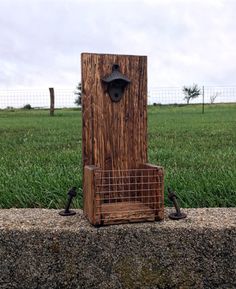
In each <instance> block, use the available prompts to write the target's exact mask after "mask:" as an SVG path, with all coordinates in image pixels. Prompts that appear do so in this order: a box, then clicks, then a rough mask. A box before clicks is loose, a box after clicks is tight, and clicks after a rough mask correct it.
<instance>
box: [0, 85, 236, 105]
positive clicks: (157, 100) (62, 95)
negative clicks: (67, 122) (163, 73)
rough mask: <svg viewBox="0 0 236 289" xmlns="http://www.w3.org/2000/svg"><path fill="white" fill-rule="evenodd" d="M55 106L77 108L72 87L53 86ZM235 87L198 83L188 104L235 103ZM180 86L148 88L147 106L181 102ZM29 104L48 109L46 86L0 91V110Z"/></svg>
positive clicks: (184, 101)
mask: <svg viewBox="0 0 236 289" xmlns="http://www.w3.org/2000/svg"><path fill="white" fill-rule="evenodd" d="M54 95H55V108H74V107H77V104H76V103H75V100H76V98H77V95H76V94H75V89H73V88H54ZM235 102H236V86H202V87H200V94H199V96H198V97H197V98H194V99H191V100H190V104H191V103H192V104H212V103H235ZM184 103H186V100H185V99H184V93H183V87H153V88H150V89H149V91H148V104H149V105H153V104H156V105H167V104H184ZM26 105H30V106H31V107H32V108H38V109H48V108H50V92H49V89H48V88H28V89H6V90H0V109H13V108H14V109H18V108H24V107H25V106H26Z"/></svg>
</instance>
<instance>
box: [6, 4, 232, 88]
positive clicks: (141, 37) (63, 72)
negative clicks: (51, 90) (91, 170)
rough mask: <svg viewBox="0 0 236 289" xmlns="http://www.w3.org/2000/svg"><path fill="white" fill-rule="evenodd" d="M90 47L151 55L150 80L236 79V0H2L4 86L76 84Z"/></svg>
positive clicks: (155, 82)
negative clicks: (82, 58)
mask: <svg viewBox="0 0 236 289" xmlns="http://www.w3.org/2000/svg"><path fill="white" fill-rule="evenodd" d="M82 52H97V53H115V54H136V55H147V56H148V77H149V87H157V86H182V85H190V84H192V83H198V84H199V85H234V84H236V65H235V64H236V1H233V0H232V1H230V0H228V1H227V0H225V1H223V0H199V1H191V0H182V1H177V0H169V1H168V0H156V1H154V0H142V1H141V0H140V1H131V0H125V1H122V0H119V1H116V0H110V1H108V0H107V1H105V0H97V1H88V0H87V1H82V0H81V1H80V0H64V1H63V0H55V1H53V0H31V1H30V0H0V89H5V88H9V89H10V88H23V87H49V86H55V87H65V88H70V87H72V88H73V87H74V86H75V85H76V83H77V82H78V81H80V54H81V53H82Z"/></svg>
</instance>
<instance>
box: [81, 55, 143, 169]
mask: <svg viewBox="0 0 236 289" xmlns="http://www.w3.org/2000/svg"><path fill="white" fill-rule="evenodd" d="M81 62H82V110H83V163H84V165H96V166H97V167H100V168H103V169H110V170H119V169H130V168H136V167H137V165H138V164H140V163H145V162H147V112H146V106H147V57H146V56H123V55H102V54H88V53H83V54H82V59H81ZM114 63H117V64H119V65H120V70H121V72H122V73H123V74H125V75H126V76H127V77H128V78H129V79H131V83H130V84H129V85H128V86H127V87H126V89H125V92H124V95H123V97H122V99H121V100H120V102H117V103H115V102H112V101H111V99H110V96H109V95H108V93H107V92H106V86H105V85H104V84H103V83H102V81H101V79H102V78H103V77H105V76H107V75H109V74H110V73H111V71H112V65H113V64H114Z"/></svg>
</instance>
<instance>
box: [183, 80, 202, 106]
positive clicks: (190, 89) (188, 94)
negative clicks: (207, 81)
mask: <svg viewBox="0 0 236 289" xmlns="http://www.w3.org/2000/svg"><path fill="white" fill-rule="evenodd" d="M183 93H184V99H185V100H186V101H187V104H189V101H190V99H194V98H196V97H198V96H199V95H200V94H201V89H200V88H199V87H198V85H197V84H193V85H192V86H184V87H183Z"/></svg>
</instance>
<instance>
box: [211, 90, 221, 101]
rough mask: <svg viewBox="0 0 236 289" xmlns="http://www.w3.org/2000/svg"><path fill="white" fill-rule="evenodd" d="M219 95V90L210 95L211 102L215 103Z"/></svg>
mask: <svg viewBox="0 0 236 289" xmlns="http://www.w3.org/2000/svg"><path fill="white" fill-rule="evenodd" d="M219 95H220V92H219V91H217V92H216V93H214V94H212V95H210V102H211V104H213V103H214V102H215V100H216V98H217V96H219Z"/></svg>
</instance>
